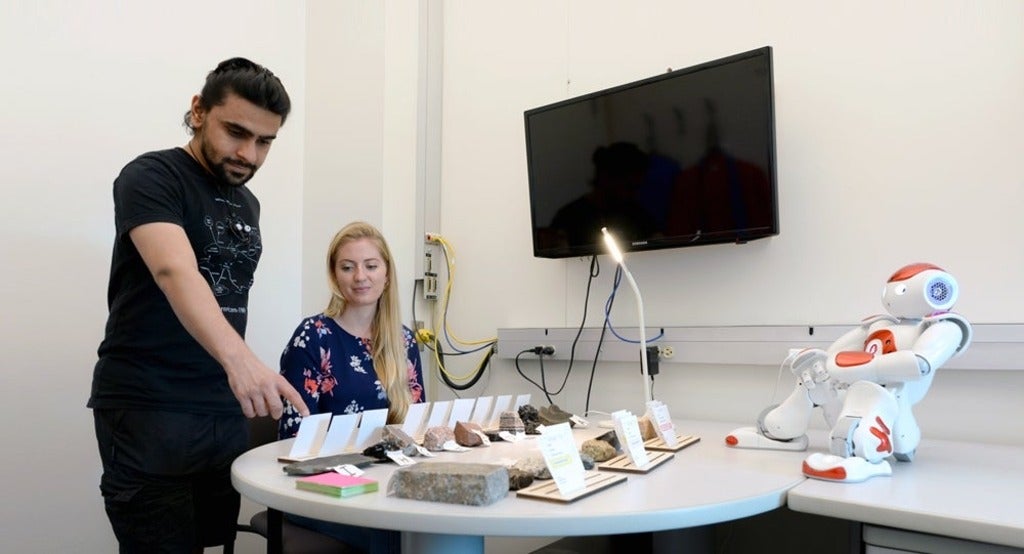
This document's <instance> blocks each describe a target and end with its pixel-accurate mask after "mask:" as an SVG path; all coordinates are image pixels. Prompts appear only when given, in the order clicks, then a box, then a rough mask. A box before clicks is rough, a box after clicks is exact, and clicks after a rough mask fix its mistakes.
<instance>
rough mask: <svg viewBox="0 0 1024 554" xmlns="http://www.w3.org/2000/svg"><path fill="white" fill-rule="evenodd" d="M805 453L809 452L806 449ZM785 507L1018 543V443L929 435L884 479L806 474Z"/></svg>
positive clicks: (1023, 464)
mask: <svg viewBox="0 0 1024 554" xmlns="http://www.w3.org/2000/svg"><path fill="white" fill-rule="evenodd" d="M808 452H810V451H808ZM788 504H789V507H790V508H791V509H793V510H796V511H799V512H808V513H814V514H819V515H825V516H831V517H838V518H843V519H849V520H854V521H861V522H864V523H872V524H877V525H882V526H886V527H895V528H899V529H906V530H911V531H920V532H925V533H933V534H937V535H946V536H950V537H957V538H963V539H970V540H975V541H981V542H987V543H994V544H1001V545H1008V546H1015V547H1020V548H1024V448H1021V447H1015V446H1000V445H988V444H979V443H965V442H953V441H942V440H935V439H929V438H927V437H925V438H924V439H922V441H921V446H920V447H919V448H918V451H917V456H916V459H915V460H914V461H913V462H909V463H906V462H893V474H892V476H891V477H875V478H872V479H869V480H867V481H864V482H862V483H833V482H828V481H819V480H815V479H808V480H806V481H804V482H803V483H801V484H799V485H797V486H796V487H794V488H793V489H792V490H791V491H789V498H788Z"/></svg>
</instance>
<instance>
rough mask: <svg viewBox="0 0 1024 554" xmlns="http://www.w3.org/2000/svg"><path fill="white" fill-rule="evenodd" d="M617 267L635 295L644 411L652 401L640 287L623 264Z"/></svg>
mask: <svg viewBox="0 0 1024 554" xmlns="http://www.w3.org/2000/svg"><path fill="white" fill-rule="evenodd" d="M619 267H621V268H622V273H624V274H625V275H626V280H627V281H629V286H630V288H632V289H633V294H634V295H636V313H637V319H638V320H639V322H640V371H641V373H643V377H644V405H643V406H642V409H644V410H646V409H647V403H648V402H649V401H651V400H653V399H652V398H651V378H650V375H648V373H647V329H646V327H645V326H644V301H643V298H642V297H641V296H640V287H638V286H636V280H635V279H633V274H632V273H630V272H629V268H628V267H626V264H625V262H619Z"/></svg>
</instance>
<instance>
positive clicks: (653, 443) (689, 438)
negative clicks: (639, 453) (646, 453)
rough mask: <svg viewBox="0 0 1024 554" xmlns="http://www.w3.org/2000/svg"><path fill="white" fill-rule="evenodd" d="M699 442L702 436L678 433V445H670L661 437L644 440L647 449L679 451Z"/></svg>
mask: <svg viewBox="0 0 1024 554" xmlns="http://www.w3.org/2000/svg"><path fill="white" fill-rule="evenodd" d="M698 442H700V437H698V436H697V435H678V436H676V445H675V446H669V445H668V444H666V443H665V441H664V440H662V439H661V437H654V438H653V439H647V440H646V441H645V442H644V448H645V449H647V450H658V451H661V452H679V451H680V450H682V449H684V448H686V447H687V446H690V445H692V444H696V443H698Z"/></svg>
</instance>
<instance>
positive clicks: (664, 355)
mask: <svg viewBox="0 0 1024 554" xmlns="http://www.w3.org/2000/svg"><path fill="white" fill-rule="evenodd" d="M675 355H676V351H675V349H673V348H672V347H671V346H668V345H665V346H659V347H658V357H659V358H661V359H663V360H668V359H670V358H672V356H675Z"/></svg>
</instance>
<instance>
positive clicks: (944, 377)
mask: <svg viewBox="0 0 1024 554" xmlns="http://www.w3.org/2000/svg"><path fill="white" fill-rule="evenodd" d="M1022 36H1024V4H1022V3H1020V2H1016V1H994V2H985V3H975V2H969V1H966V0H943V1H939V2H936V1H924V0H916V1H906V2H898V3H892V2H882V1H870V2H860V3H857V4H856V5H848V6H836V5H834V4H831V3H829V4H823V3H820V2H813V1H802V0H789V1H784V2H771V3H766V2H726V3H708V2H696V1H684V2H669V1H646V2H633V3H628V4H627V3H621V2H610V1H604V2H594V1H578V0H563V1H557V2H551V1H546V0H545V1H534V2H525V3H516V4H507V3H493V2H448V3H446V4H445V66H444V67H445V69H444V125H443V129H444V135H443V178H442V181H443V186H442V213H443V217H442V228H441V232H442V233H443V234H444V235H445V236H446V237H448V238H449V239H450V240H451V241H452V242H453V243H454V244H455V245H456V246H457V248H458V251H459V273H458V279H457V282H456V298H455V300H454V302H453V304H452V306H451V310H450V315H451V321H452V322H453V326H455V327H456V328H457V329H461V330H467V331H466V333H465V334H471V333H472V334H476V335H486V334H490V333H493V330H495V329H497V328H504V327H544V326H557V327H571V326H575V325H577V324H578V322H579V318H580V317H581V314H582V305H583V294H584V290H585V284H586V271H587V263H586V261H583V260H576V259H572V260H542V259H535V258H533V257H532V255H531V242H530V235H529V225H530V220H529V205H528V198H527V186H526V160H525V148H524V136H523V117H522V114H523V111H524V110H526V109H529V108H532V107H536V106H540V105H543V104H548V103H551V102H556V101H559V100H562V99H566V98H569V97H573V96H576V95H580V94H584V93H588V92H592V91H594V90H598V89H601V88H605V87H609V86H614V85H618V84H622V83H626V82H629V81H633V80H637V79H640V78H644V77H649V76H652V75H657V74H660V73H661V72H663V71H665V69H666V68H676V69H678V68H681V67H686V66H689V65H694V64H697V63H700V62H704V61H708V60H711V59H715V58H719V57H722V56H725V55H729V54H733V53H737V52H742V51H746V50H750V49H753V48H757V47H760V46H764V45H771V46H772V47H773V50H774V69H775V74H774V76H775V94H776V125H777V141H778V163H779V168H778V179H779V201H780V218H781V229H782V231H781V234H780V235H779V236H777V237H774V238H771V239H768V240H762V241H755V242H752V243H750V244H747V245H743V246H735V245H719V246H704V247H698V248H691V249H677V250H669V251H661V252H645V253H637V254H634V255H630V256H629V264H630V267H631V269H632V272H633V274H634V276H635V277H636V279H637V281H638V282H639V283H640V286H641V287H642V289H643V291H644V303H645V307H646V312H647V317H646V319H647V324H648V325H649V326H656V325H680V326H690V325H751V324H753V325H757V324H766V325H767V324H826V323H834V324H851V325H852V324H854V323H855V322H857V321H859V320H860V318H862V317H864V316H866V315H869V314H872V313H877V312H880V311H881V306H880V304H879V301H878V293H879V291H880V290H881V286H882V284H883V283H884V280H885V279H886V278H887V277H888V276H889V275H890V274H891V273H892V271H894V270H895V269H896V268H898V267H900V266H902V265H904V264H906V263H909V262H912V261H931V262H934V263H937V264H939V265H942V266H944V267H946V268H947V269H949V270H950V271H952V272H953V273H954V274H955V275H956V276H957V278H958V279H959V280H960V283H961V289H962V291H961V300H960V302H959V304H958V306H957V310H958V311H960V312H962V313H964V314H965V315H966V316H967V317H968V318H969V319H971V320H973V321H975V322H978V323H982V322H984V323H1007V322H1019V321H1020V320H1021V315H1020V314H1021V308H1022V307H1024V303H1022V301H1021V295H1020V294H1019V285H1018V283H1019V282H1020V281H1021V280H1022V278H1024V249H1022V248H1021V246H1020V239H1019V238H1018V237H1019V236H1021V234H1022V233H1024V220H1022V219H1021V218H1020V217H1019V215H1018V212H1019V209H1020V208H1019V207H1020V206H1021V205H1022V201H1024V192H1022V191H1024V186H1022V185H1024V177H1022V176H1021V172H1020V169H1019V161H1018V160H1019V158H1020V152H1021V151H1022V148H1024V130H1022V129H1024V103H1021V102H1020V100H1019V99H1020V98H1022V97H1024V43H1022V39H1021V37H1022ZM483 229H486V230H487V231H486V232H482V230H483ZM601 263H602V276H601V278H600V279H599V280H598V281H597V283H596V284H595V289H594V292H593V296H592V300H591V302H592V304H591V309H590V316H589V322H588V323H589V325H591V326H599V325H600V319H599V318H600V311H601V308H602V306H603V302H604V300H605V298H606V297H607V295H608V292H609V290H610V284H609V283H610V281H609V278H610V276H611V274H612V271H613V267H612V265H611V263H610V260H609V259H608V258H607V257H606V256H602V257H601ZM623 290H624V293H623V294H622V295H621V296H620V297H619V299H618V301H617V302H616V305H615V309H614V311H613V321H614V322H615V323H616V324H617V325H619V326H623V327H625V326H630V325H635V324H636V315H635V305H634V304H633V300H632V298H631V295H630V294H629V292H628V289H625V288H624V289H623ZM481 306H485V307H484V308H483V309H481ZM499 346H500V345H499ZM1007 363H1008V364H1011V365H1015V366H1016V367H1017V368H1018V369H1020V368H1021V367H1022V366H1021V364H1020V362H1019V361H1018V360H1007ZM530 367H531V369H530V370H529V371H530V373H529V374H530V375H531V376H533V377H534V378H537V377H538V371H537V370H536V365H535V364H533V365H531V366H530ZM563 367H564V366H558V365H555V364H548V371H549V374H548V382H549V383H551V382H552V381H554V382H555V384H556V386H557V385H558V384H559V383H560V382H561V379H562V376H563V375H564V371H563V370H562V368H563ZM588 370H589V364H578V365H577V368H576V369H575V370H574V372H573V375H572V376H571V377H570V379H569V384H568V385H567V392H566V393H565V394H563V395H562V396H560V397H557V398H556V399H555V400H556V402H557V403H559V404H561V405H562V406H563V407H566V408H568V409H572V410H576V411H580V410H582V409H583V405H584V403H585V388H586V386H587V380H588V378H589V375H588ZM775 370H776V368H774V367H772V368H768V367H757V368H752V367H744V368H736V367H725V366H708V367H692V366H682V365H676V364H672V365H667V364H666V365H663V371H664V373H663V374H662V375H661V376H660V377H659V378H658V380H657V383H656V387H655V392H656V394H657V395H658V397H659V398H661V399H664V400H666V401H668V402H669V403H670V406H672V407H673V413H674V414H676V415H682V416H695V417H717V418H720V419H729V420H735V421H753V419H754V417H756V415H757V413H758V412H759V411H760V410H761V408H762V407H763V406H764V405H766V404H768V403H769V400H770V397H771V390H772V387H773V385H774V382H775V380H776V371H775ZM635 372H636V369H635V368H633V367H628V368H627V367H622V366H621V365H615V364H606V365H602V366H600V367H599V368H598V372H597V377H596V380H595V386H594V397H593V399H592V401H591V404H590V407H591V408H592V409H598V410H610V409H616V408H621V407H630V408H632V409H639V393H636V395H635V397H636V398H637V399H638V400H637V401H636V402H635V403H634V404H635V405H630V404H629V402H628V400H626V401H624V400H623V397H622V392H621V391H626V394H629V395H630V396H629V397H627V398H632V397H634V395H632V394H631V393H632V391H633V390H634V389H636V390H637V391H639V389H640V387H639V384H638V383H636V379H637V378H636V377H635ZM489 379H490V381H489V384H487V385H486V386H484V385H481V386H479V387H477V388H476V389H477V390H474V391H472V392H471V393H470V394H485V393H495V392H499V391H501V392H511V391H519V392H527V391H530V392H533V393H534V394H535V398H538V397H539V392H538V391H537V390H536V389H534V388H532V386H531V385H528V384H527V383H525V382H524V381H523V380H522V379H521V378H520V377H519V376H518V375H517V374H516V373H515V371H514V369H513V367H512V365H511V363H510V362H507V361H495V362H494V371H493V372H492V374H491V375H490V377H489ZM791 382H792V381H791V378H786V379H784V380H783V385H782V386H783V390H785V389H787V388H788V387H789V386H790V383H791ZM1022 384H1024V377H1022V372H1019V371H1018V372H1000V373H998V374H989V373H980V372H944V373H942V374H940V375H939V377H937V379H936V382H935V386H934V388H933V390H932V393H931V394H930V396H929V397H928V398H927V399H926V400H925V401H924V402H923V403H922V404H921V405H920V406H919V407H918V413H919V414H920V415H921V420H922V423H923V426H924V430H925V435H926V436H947V437H954V438H975V439H978V438H980V439H982V440H991V441H994V442H1013V443H1017V444H1020V443H1022V442H1024V423H1022V420H1024V417H1022V416H1024V410H1022V409H1021V408H1020V407H1018V405H1019V404H1018V402H1017V401H1016V400H1015V398H1014V397H1015V394H1014V393H1012V392H1009V391H1013V390H1017V391H1019V390H1020V386H1021V385H1022ZM780 394H781V393H780ZM624 402H625V403H626V405H625V406H623V403H624ZM965 403H966V404H969V405H970V406H976V405H984V406H985V409H984V410H977V409H974V408H967V409H965V408H964V405H965Z"/></svg>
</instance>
